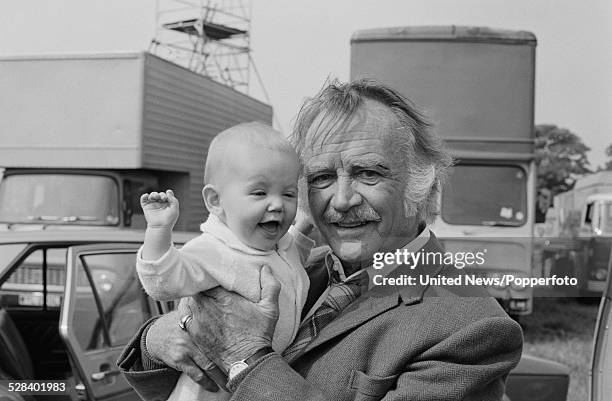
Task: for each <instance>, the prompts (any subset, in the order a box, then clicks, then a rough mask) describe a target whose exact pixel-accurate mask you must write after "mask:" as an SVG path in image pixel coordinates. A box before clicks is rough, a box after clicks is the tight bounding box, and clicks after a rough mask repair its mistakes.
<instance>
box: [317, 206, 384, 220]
mask: <svg viewBox="0 0 612 401" xmlns="http://www.w3.org/2000/svg"><path fill="white" fill-rule="evenodd" d="M323 219H324V220H325V221H326V222H327V223H330V224H354V223H363V222H369V221H380V220H381V219H380V215H379V214H378V213H376V211H375V210H374V209H372V208H371V207H369V206H360V207H358V208H352V209H349V210H348V211H347V212H345V213H340V212H338V211H336V210H334V209H333V208H329V209H327V210H326V211H325V213H324V214H323Z"/></svg>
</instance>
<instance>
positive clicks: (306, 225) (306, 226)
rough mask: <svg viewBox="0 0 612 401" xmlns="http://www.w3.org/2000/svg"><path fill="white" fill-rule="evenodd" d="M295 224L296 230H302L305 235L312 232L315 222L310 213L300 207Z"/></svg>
mask: <svg viewBox="0 0 612 401" xmlns="http://www.w3.org/2000/svg"><path fill="white" fill-rule="evenodd" d="M293 225H294V227H295V229H296V230H298V231H299V232H301V233H302V234H304V235H308V234H310V232H311V231H312V229H313V227H314V224H313V222H312V217H310V215H309V214H308V213H306V212H305V211H304V210H302V208H299V207H298V210H297V213H296V215H295V220H294V222H293Z"/></svg>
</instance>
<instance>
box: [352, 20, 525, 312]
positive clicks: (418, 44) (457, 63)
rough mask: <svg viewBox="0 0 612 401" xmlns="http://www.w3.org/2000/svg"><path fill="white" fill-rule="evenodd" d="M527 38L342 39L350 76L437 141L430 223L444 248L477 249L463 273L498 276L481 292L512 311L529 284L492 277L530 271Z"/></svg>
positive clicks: (456, 31) (399, 33)
mask: <svg viewBox="0 0 612 401" xmlns="http://www.w3.org/2000/svg"><path fill="white" fill-rule="evenodd" d="M536 44H537V41H536V37H535V36H534V35H533V34H532V33H530V32H525V31H509V30H501V29H490V28H485V27H466V26H454V25H452V26H424V27H397V28H382V29H370V30H363V31H358V32H356V33H355V34H353V36H352V38H351V79H358V78H371V79H376V80H378V81H380V82H382V83H385V84H387V85H389V86H391V87H392V88H394V89H396V90H397V91H398V92H400V93H401V94H403V95H404V96H406V97H407V98H408V99H410V100H411V101H413V102H414V103H415V104H416V105H418V106H420V108H421V109H423V110H425V112H426V114H427V115H428V116H429V117H430V120H432V121H433V123H434V124H435V129H436V131H437V132H438V133H439V135H440V136H441V137H442V138H443V139H444V140H445V142H446V144H447V148H448V149H449V151H450V152H451V154H452V156H453V157H454V158H455V160H456V165H455V167H454V172H453V173H452V175H451V177H450V179H449V182H448V184H447V185H446V187H445V188H444V189H443V190H442V193H441V197H440V212H441V218H438V219H437V221H436V222H435V224H434V225H433V227H432V228H433V230H434V232H435V233H436V234H437V235H438V236H439V237H441V238H442V239H443V242H444V245H445V247H446V249H447V251H452V252H473V253H476V252H484V253H485V254H486V257H485V258H484V259H485V260H484V263H483V264H480V265H476V264H475V265H473V266H471V267H469V268H468V267H466V270H467V271H468V272H470V273H472V274H475V275H478V276H480V277H483V279H489V280H488V282H489V283H495V282H497V283H498V284H499V285H498V284H491V285H488V286H487V289H488V290H489V292H490V294H491V295H493V296H494V297H496V298H497V299H499V300H500V301H501V302H502V304H503V305H504V306H505V308H506V310H507V311H508V312H509V313H510V314H511V315H515V316H519V315H526V314H529V313H531V310H532V304H533V289H532V288H531V287H529V286H524V285H517V284H512V285H507V282H505V281H504V280H501V279H500V278H502V277H504V276H505V277H510V276H513V277H517V278H530V277H531V276H532V247H533V240H532V236H533V226H534V214H535V182H536V170H535V162H534V129H533V118H534V75H535V74H534V71H535V48H536ZM495 278H497V280H492V279H495Z"/></svg>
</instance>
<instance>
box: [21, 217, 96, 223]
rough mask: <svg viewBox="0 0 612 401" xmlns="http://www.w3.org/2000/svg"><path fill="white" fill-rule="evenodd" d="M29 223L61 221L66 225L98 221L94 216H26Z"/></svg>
mask: <svg viewBox="0 0 612 401" xmlns="http://www.w3.org/2000/svg"><path fill="white" fill-rule="evenodd" d="M28 220H30V221H62V222H66V223H70V222H75V221H100V219H99V218H97V217H96V216H62V217H60V216H28Z"/></svg>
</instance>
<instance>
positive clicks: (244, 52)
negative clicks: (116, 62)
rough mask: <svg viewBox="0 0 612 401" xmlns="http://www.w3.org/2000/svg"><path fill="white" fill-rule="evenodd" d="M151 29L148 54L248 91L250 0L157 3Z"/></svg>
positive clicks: (245, 91)
mask: <svg viewBox="0 0 612 401" xmlns="http://www.w3.org/2000/svg"><path fill="white" fill-rule="evenodd" d="M156 26H157V28H156V32H155V38H154V39H153V40H152V41H151V46H150V49H149V51H150V52H151V53H153V54H155V55H157V56H160V57H162V58H165V59H168V60H170V61H172V62H175V63H177V64H179V65H182V66H184V67H186V68H189V69H190V70H193V71H195V72H197V73H200V74H204V75H207V76H209V77H211V78H212V79H214V80H216V81H218V82H221V83H223V84H225V85H228V86H231V87H233V88H235V89H237V90H240V91H242V92H244V93H248V92H249V80H250V75H251V65H252V59H251V46H250V28H251V2H250V0H216V1H211V0H157V13H156ZM253 67H254V65H253ZM255 73H257V71H256V70H255Z"/></svg>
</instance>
